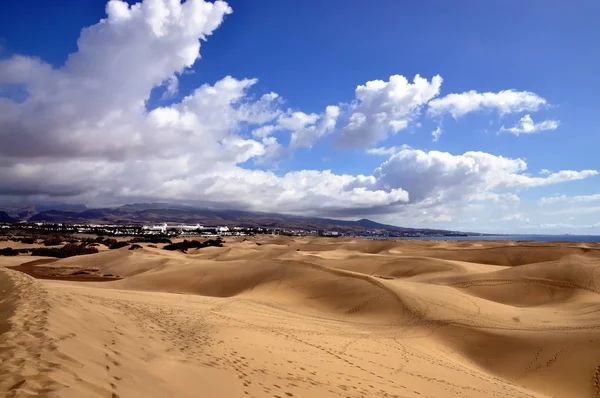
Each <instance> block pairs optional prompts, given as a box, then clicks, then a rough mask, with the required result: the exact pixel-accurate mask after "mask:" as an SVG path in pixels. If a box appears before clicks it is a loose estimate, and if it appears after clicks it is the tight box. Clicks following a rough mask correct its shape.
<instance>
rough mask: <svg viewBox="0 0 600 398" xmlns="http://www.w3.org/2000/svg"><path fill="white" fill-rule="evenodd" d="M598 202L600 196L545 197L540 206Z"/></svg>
mask: <svg viewBox="0 0 600 398" xmlns="http://www.w3.org/2000/svg"><path fill="white" fill-rule="evenodd" d="M596 201H600V194H593V195H578V196H567V195H558V196H551V197H543V198H541V199H540V204H542V205H545V204H554V203H585V202H596Z"/></svg>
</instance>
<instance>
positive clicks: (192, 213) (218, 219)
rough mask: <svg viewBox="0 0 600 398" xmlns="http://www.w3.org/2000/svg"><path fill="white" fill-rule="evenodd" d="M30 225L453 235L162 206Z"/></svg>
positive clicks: (45, 218)
mask: <svg viewBox="0 0 600 398" xmlns="http://www.w3.org/2000/svg"><path fill="white" fill-rule="evenodd" d="M28 221H30V222H56V223H111V224H143V223H162V222H167V223H191V224H196V223H199V224H202V225H213V226H215V225H222V226H240V227H264V228H285V229H297V230H306V231H319V230H328V231H336V232H340V233H353V232H354V233H356V232H363V231H367V230H380V231H387V232H388V233H393V234H395V235H398V236H402V235H418V234H424V235H430V236H431V235H438V236H439V235H457V234H460V233H458V232H455V231H448V230H435V229H420V228H405V227H399V226H394V225H387V224H380V223H377V222H375V221H371V220H368V219H361V220H358V221H354V220H337V219H331V218H321V217H303V216H296V215H286V214H277V213H261V212H251V211H244V210H215V209H204V208H195V207H191V206H181V205H169V204H164V203H134V204H127V205H124V206H120V207H115V208H99V209H86V210H84V211H64V210H48V211H43V212H40V213H37V214H35V215H33V216H31V217H30V218H29V219H28Z"/></svg>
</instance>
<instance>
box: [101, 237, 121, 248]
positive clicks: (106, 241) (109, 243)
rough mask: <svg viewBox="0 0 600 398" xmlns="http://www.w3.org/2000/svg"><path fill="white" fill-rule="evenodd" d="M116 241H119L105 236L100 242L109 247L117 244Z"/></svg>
mask: <svg viewBox="0 0 600 398" xmlns="http://www.w3.org/2000/svg"><path fill="white" fill-rule="evenodd" d="M118 242H119V241H118V240H116V239H111V238H106V239H104V240H103V241H102V242H100V243H102V244H103V245H104V246H106V247H111V246H112V245H114V244H117V243H118Z"/></svg>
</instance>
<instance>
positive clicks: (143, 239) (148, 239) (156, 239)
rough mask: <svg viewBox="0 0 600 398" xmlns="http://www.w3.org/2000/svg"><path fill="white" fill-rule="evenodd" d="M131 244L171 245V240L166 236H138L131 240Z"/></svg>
mask: <svg viewBox="0 0 600 398" xmlns="http://www.w3.org/2000/svg"><path fill="white" fill-rule="evenodd" d="M129 242H131V243H168V244H171V243H173V242H171V239H169V238H165V237H164V236H137V237H135V238H133V239H131V240H130V241H129Z"/></svg>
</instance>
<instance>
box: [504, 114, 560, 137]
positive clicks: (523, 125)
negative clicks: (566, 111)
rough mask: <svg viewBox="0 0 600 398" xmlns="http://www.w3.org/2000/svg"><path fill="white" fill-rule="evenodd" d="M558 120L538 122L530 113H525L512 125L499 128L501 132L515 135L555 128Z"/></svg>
mask: <svg viewBox="0 0 600 398" xmlns="http://www.w3.org/2000/svg"><path fill="white" fill-rule="evenodd" d="M558 125H559V122H558V121H557V120H544V121H543V122H540V123H534V121H533V119H532V118H531V115H525V116H523V117H522V118H521V119H520V120H519V123H517V124H516V125H515V126H513V127H508V128H507V127H504V126H502V127H501V128H500V131H501V132H507V133H512V134H514V135H516V136H519V134H533V133H537V132H539V131H546V130H556V129H557V128H558Z"/></svg>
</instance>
